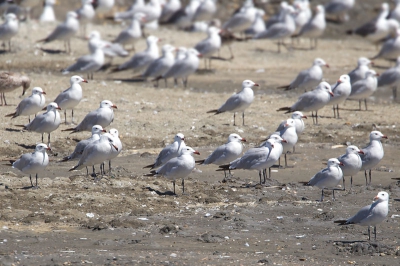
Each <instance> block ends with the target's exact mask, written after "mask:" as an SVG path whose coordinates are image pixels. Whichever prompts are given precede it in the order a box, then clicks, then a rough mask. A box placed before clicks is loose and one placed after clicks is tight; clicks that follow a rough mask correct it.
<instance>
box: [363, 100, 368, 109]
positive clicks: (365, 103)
mask: <svg viewBox="0 0 400 266" xmlns="http://www.w3.org/2000/svg"><path fill="white" fill-rule="evenodd" d="M364 105H365V111H367V110H368V108H367V98H365V99H364Z"/></svg>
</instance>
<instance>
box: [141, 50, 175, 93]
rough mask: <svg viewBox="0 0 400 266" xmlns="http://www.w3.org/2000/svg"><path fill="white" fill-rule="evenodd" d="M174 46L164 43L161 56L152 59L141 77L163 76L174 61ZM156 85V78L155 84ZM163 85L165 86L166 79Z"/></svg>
mask: <svg viewBox="0 0 400 266" xmlns="http://www.w3.org/2000/svg"><path fill="white" fill-rule="evenodd" d="M174 51H175V47H173V46H172V45H170V44H165V45H163V47H162V56H161V57H159V58H157V59H156V60H154V61H153V62H152V63H151V64H150V65H149V66H148V67H147V69H146V71H144V72H143V74H142V75H141V76H142V77H143V78H149V77H152V78H156V77H159V76H163V75H164V74H165V73H167V72H168V70H169V69H170V68H171V67H172V66H173V64H174V63H175V59H174V54H173V52H174ZM156 87H158V80H157V85H156ZM165 87H167V79H165Z"/></svg>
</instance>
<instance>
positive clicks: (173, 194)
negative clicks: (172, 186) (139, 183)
mask: <svg viewBox="0 0 400 266" xmlns="http://www.w3.org/2000/svg"><path fill="white" fill-rule="evenodd" d="M146 189H147V190H148V191H151V192H153V191H154V192H155V193H157V195H158V196H176V194H175V193H174V192H172V191H165V192H161V191H159V190H157V189H154V188H151V187H146Z"/></svg>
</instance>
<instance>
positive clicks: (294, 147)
mask: <svg viewBox="0 0 400 266" xmlns="http://www.w3.org/2000/svg"><path fill="white" fill-rule="evenodd" d="M295 151H296V145H294V146H293V153H294V152H295Z"/></svg>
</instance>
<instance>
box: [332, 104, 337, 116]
mask: <svg viewBox="0 0 400 266" xmlns="http://www.w3.org/2000/svg"><path fill="white" fill-rule="evenodd" d="M332 109H333V118H336V111H335V105H334V106H333V107H332Z"/></svg>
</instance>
